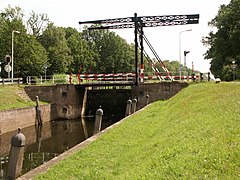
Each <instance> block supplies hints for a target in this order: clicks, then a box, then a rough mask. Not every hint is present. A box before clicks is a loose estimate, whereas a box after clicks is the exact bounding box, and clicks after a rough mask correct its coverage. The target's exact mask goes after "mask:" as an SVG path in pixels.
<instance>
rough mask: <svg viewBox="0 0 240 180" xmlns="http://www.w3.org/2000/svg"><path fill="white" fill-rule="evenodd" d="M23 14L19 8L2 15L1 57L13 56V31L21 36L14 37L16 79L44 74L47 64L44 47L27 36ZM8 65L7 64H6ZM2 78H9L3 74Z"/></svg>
mask: <svg viewBox="0 0 240 180" xmlns="http://www.w3.org/2000/svg"><path fill="white" fill-rule="evenodd" d="M23 16H24V15H23V13H22V10H21V8H19V7H15V8H12V7H10V6H9V7H8V8H6V9H5V10H4V11H2V12H1V14H0V22H1V25H2V26H0V38H1V41H0V46H1V49H0V57H1V59H3V58H4V57H5V55H7V54H9V55H11V52H12V51H11V48H12V44H11V42H12V31H13V30H17V31H19V32H20V34H15V36H14V39H13V40H14V41H13V43H14V77H16V76H21V77H26V76H28V75H31V76H32V75H39V74H41V73H42V69H43V65H44V64H45V63H47V53H46V51H45V49H44V48H43V46H42V45H41V44H40V43H39V42H38V41H37V40H36V39H35V38H34V37H33V36H29V35H28V34H27V30H26V28H25V25H24V23H23V20H22V19H23ZM3 65H6V62H5V64H3ZM2 76H3V77H4V76H7V74H6V73H5V72H2Z"/></svg>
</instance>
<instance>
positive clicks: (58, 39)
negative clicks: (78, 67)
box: [39, 23, 73, 74]
mask: <svg viewBox="0 0 240 180" xmlns="http://www.w3.org/2000/svg"><path fill="white" fill-rule="evenodd" d="M39 41H40V42H41V43H42V45H43V46H44V47H45V49H46V51H47V53H48V59H49V65H50V67H49V70H48V72H49V73H50V74H54V73H66V72H69V68H70V65H71V63H72V59H73V58H72V56H71V50H70V49H69V47H68V45H67V40H66V38H65V31H64V29H63V28H60V27H56V26H54V24H53V23H50V24H49V25H48V27H47V28H46V30H45V31H44V32H43V34H42V35H41V36H40V37H39Z"/></svg>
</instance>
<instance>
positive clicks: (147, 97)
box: [146, 95, 149, 105]
mask: <svg viewBox="0 0 240 180" xmlns="http://www.w3.org/2000/svg"><path fill="white" fill-rule="evenodd" d="M146 99H147V105H148V103H149V95H147V96H146Z"/></svg>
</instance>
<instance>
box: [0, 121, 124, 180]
mask: <svg viewBox="0 0 240 180" xmlns="http://www.w3.org/2000/svg"><path fill="white" fill-rule="evenodd" d="M120 119H121V117H111V118H106V119H103V122H102V128H101V129H105V128H106V127H108V126H110V125H112V124H114V123H115V122H117V121H118V120H120ZM93 128H94V118H93V117H86V118H82V119H75V120H57V121H52V122H46V123H44V124H43V125H42V126H31V127H27V128H24V129H22V133H23V134H24V135H25V137H26V145H25V147H24V148H25V152H24V162H23V170H22V174H25V173H27V172H28V171H30V170H31V169H34V168H36V167H38V166H39V165H41V164H43V163H44V162H47V161H49V160H50V159H52V158H54V157H56V156H58V155H59V154H61V153H63V152H65V151H67V150H68V149H70V148H72V147H73V146H75V145H77V144H79V143H80V142H82V141H84V140H86V139H87V138H89V137H91V136H92V134H93ZM15 134H17V130H16V131H13V132H9V133H6V134H2V135H1V136H0V161H1V162H0V180H2V179H5V178H6V173H7V165H8V157H9V152H10V147H11V145H10V143H11V137H12V136H13V135H15Z"/></svg>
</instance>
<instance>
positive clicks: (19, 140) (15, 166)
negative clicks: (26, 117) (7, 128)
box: [7, 128, 26, 179]
mask: <svg viewBox="0 0 240 180" xmlns="http://www.w3.org/2000/svg"><path fill="white" fill-rule="evenodd" d="M25 143H26V138H25V136H24V135H23V134H22V133H21V128H18V133H17V134H16V135H14V136H13V137H12V140H11V150H10V155H9V161H8V171H7V179H16V178H17V177H18V176H19V175H20V173H21V171H22V165H23V155H24V146H25Z"/></svg>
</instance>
